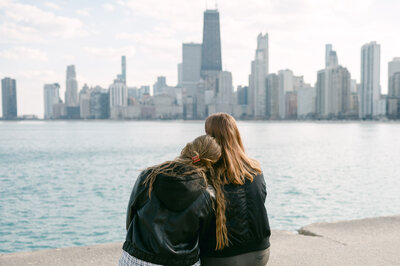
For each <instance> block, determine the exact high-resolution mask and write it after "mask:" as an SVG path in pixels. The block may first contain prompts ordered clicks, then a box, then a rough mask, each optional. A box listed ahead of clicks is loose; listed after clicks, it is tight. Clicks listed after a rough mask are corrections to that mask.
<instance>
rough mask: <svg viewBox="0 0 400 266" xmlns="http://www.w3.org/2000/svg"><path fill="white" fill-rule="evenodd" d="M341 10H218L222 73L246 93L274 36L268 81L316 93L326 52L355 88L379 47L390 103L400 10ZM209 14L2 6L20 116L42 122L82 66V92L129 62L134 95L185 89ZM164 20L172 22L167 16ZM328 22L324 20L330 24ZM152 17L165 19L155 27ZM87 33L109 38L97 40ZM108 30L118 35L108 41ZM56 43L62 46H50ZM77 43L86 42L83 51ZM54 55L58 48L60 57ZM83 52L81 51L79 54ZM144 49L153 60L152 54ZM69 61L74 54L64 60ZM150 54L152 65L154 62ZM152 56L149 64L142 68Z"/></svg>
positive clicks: (3, 68) (222, 5) (2, 65)
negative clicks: (260, 49)
mask: <svg viewBox="0 0 400 266" xmlns="http://www.w3.org/2000/svg"><path fill="white" fill-rule="evenodd" d="M57 3H58V2H57ZM336 3H337V4H336V5H334V4H333V1H328V3H324V4H321V3H317V1H294V2H293V1H290V3H289V2H288V1H279V2H278V1H267V2H266V3H257V2H251V1H250V2H249V4H248V5H240V4H239V3H238V2H235V1H232V2H229V3H228V2H219V3H218V9H219V12H220V14H221V18H220V24H221V45H222V68H223V70H228V71H230V72H232V76H233V84H234V87H235V88H236V87H237V86H238V85H244V86H246V85H248V81H247V80H248V75H249V74H250V73H251V69H250V65H251V61H252V60H253V59H254V50H255V48H256V45H255V43H254V39H255V38H256V36H257V35H258V34H259V33H260V32H267V33H268V35H269V42H270V43H269V49H270V52H269V54H270V59H269V64H270V71H269V72H270V73H277V72H278V70H281V69H291V70H292V71H293V72H294V73H295V74H296V75H304V80H305V82H307V83H310V84H311V85H312V86H314V84H315V81H316V78H317V71H318V70H319V69H321V68H323V67H324V53H325V51H324V45H325V44H326V43H332V44H333V46H334V47H335V50H336V51H337V53H338V56H339V58H340V64H341V65H343V66H344V67H346V68H347V69H349V72H350V73H351V74H352V78H356V79H357V81H358V82H360V47H361V46H362V45H364V44H365V43H369V42H370V41H373V40H376V41H377V42H378V43H379V44H381V45H382V49H381V82H380V85H381V92H382V93H384V94H386V93H387V90H388V89H387V87H388V82H387V80H388V77H387V76H388V74H387V73H388V72H387V65H388V62H389V61H392V59H393V58H394V57H398V56H399V54H400V50H399V49H397V48H395V46H396V45H397V46H398V44H399V43H400V39H399V37H397V36H396V35H395V30H394V28H395V27H394V25H396V22H397V21H398V18H397V17H396V16H395V15H396V14H395V12H394V10H395V9H396V8H395V7H396V6H399V3H396V2H395V1H392V2H386V3H385V4H379V3H377V2H376V1H350V2H343V3H342V2H341V1H339V3H338V2H337V1H336ZM361 4H362V5H361ZM205 7H206V6H205V3H204V2H202V3H199V2H197V3H190V4H189V3H184V4H183V3H179V4H178V3H174V2H173V1H166V3H164V2H163V3H162V4H160V6H159V7H157V8H156V9H155V10H152V8H153V7H152V5H151V4H139V3H137V2H136V3H135V2H126V1H117V2H112V3H111V4H110V3H109V2H105V1H102V2H101V5H100V7H99V9H101V12H98V13H99V14H97V13H96V12H94V11H95V7H86V9H85V7H81V6H79V4H77V3H76V2H73V1H72V3H71V4H68V5H67V4H66V3H61V2H60V3H58V4H54V3H52V2H45V3H42V4H40V5H36V6H35V5H33V4H29V1H19V2H16V1H2V2H1V3H0V15H1V21H0V23H1V27H0V36H1V38H0V40H1V41H0V58H1V61H0V77H1V78H4V77H11V78H13V79H16V80H17V90H18V104H17V105H18V106H19V108H18V114H19V115H22V114H31V113H33V114H37V115H39V116H40V117H42V115H43V85H44V84H47V83H50V84H51V83H56V82H57V83H59V84H61V88H60V95H64V93H65V85H64V84H65V67H66V65H71V64H73V65H75V66H76V72H77V81H78V90H80V89H81V88H82V87H83V85H84V83H88V85H93V86H95V85H101V86H102V87H105V88H108V87H109V85H110V84H112V81H113V79H114V77H115V74H116V73H118V72H119V71H120V56H121V55H124V54H125V55H126V56H127V61H128V64H127V71H126V73H127V77H126V79H127V80H128V85H129V86H140V85H151V84H153V83H154V82H155V80H156V78H157V76H166V77H167V81H168V84H169V85H172V86H174V85H176V83H177V70H176V65H177V64H178V63H180V62H181V45H182V43H183V42H185V43H187V42H196V43H200V42H201V40H202V32H201V29H202V22H203V21H202V15H203V11H204V10H205ZM208 7H209V8H213V7H214V5H213V4H212V5H211V4H210V3H209V6H208ZM185 8H186V9H185ZM183 9H185V10H183ZM72 10H74V12H72ZM135 10H136V11H135ZM317 10H319V11H318V12H317V13H316V11H317ZM85 11H86V14H85ZM150 11H154V12H150ZM164 11H171V12H170V13H168V12H166V13H167V14H165V12H164ZM261 11H264V13H263V12H261ZM132 12H133V13H132ZM135 12H136V16H133V17H139V18H141V19H142V20H141V24H140V25H141V26H140V27H137V28H134V30H137V31H138V33H137V34H136V35H135V34H133V33H132V31H134V30H130V29H129V28H132V27H129V23H128V22H129V21H130V22H132V21H131V20H132V19H131V17H132V15H134V14H135ZM139 12H140V14H139ZM271 12H275V13H271ZM371 12H372V13H371ZM374 12H376V13H374ZM28 13H29V14H28ZM100 13H101V14H100ZM126 13H127V14H126ZM104 14H108V15H109V16H111V18H115V17H116V16H117V17H118V18H119V20H118V21H117V22H115V24H114V23H112V24H111V25H109V26H107V27H105V28H106V29H105V30H102V31H101V29H100V28H101V27H100V26H101V25H103V26H104V23H106V21H100V22H101V23H100V22H99V19H100V17H102V18H104V16H101V15H104ZM152 14H154V15H152ZM261 14H262V15H261ZM323 14H325V15H326V16H325V18H322V15H323ZM371 14H374V15H375V16H371ZM383 14H384V15H383ZM24 15H26V16H25V17H24ZM39 15H41V16H42V19H41V20H40V19H38V16H39ZM87 15H89V16H87ZM243 15H244V16H243ZM49 17H50V18H52V21H55V22H56V23H53V25H52V26H51V27H50V25H46V21H47V22H49V21H50V20H46V19H48V18H49ZM154 17H156V18H157V17H158V19H157V20H155V22H151V21H150V20H151V18H154ZM130 19H131V20H130ZM135 19H138V18H135ZM319 19H320V20H319ZM88 21H89V22H88ZM124 23H126V25H125V24H124ZM285 24H286V25H285ZM317 24H321V25H317ZM66 25H69V26H70V28H66V29H67V30H66V31H65V32H64V33H63V34H64V35H63V36H60V33H57V32H56V31H57V29H62V28H63V27H64V26H66ZM88 25H89V27H87V26H88ZM160 25H161V26H162V25H164V26H163V27H161V26H160ZM322 26H324V27H322ZM38 29H40V30H41V33H38V34H36V35H37V36H36V37H35V38H36V39H35V38H34V36H33V35H35V34H32V32H35V30H36V31H37V30H38ZM80 29H82V30H85V29H86V31H87V32H86V33H85V34H84V35H80V34H81V33H82V32H80ZM88 29H90V30H93V31H96V30H97V31H101V32H97V34H95V32H91V31H90V30H88ZM110 29H112V30H113V32H112V33H109V34H106V32H107V30H110ZM356 29H357V30H356ZM124 30H126V31H125V32H124ZM128 31H130V32H128ZM22 33H23V34H22ZM122 33H125V34H122ZM57 34H58V35H57ZM50 37H53V38H55V39H59V40H60V41H61V42H59V43H58V42H56V41H55V40H53V41H51V42H49V40H48V39H49V38H50ZM139 37H140V41H141V42H142V43H141V44H140V43H139V41H138V39H139ZM305 37H306V38H305ZM343 37H346V38H343ZM76 38H78V39H82V40H81V41H77V39H76ZM107 38H108V40H109V41H108V42H106V43H107V44H110V45H109V46H108V47H106V48H104V46H102V45H99V43H98V40H99V39H102V40H105V39H107ZM89 40H90V41H89ZM116 42H117V43H120V44H118V45H117V44H115V43H116ZM93 43H96V45H93V46H92V48H95V49H86V48H88V47H89V45H90V44H93ZM71 44H72V45H71ZM81 44H82V45H81ZM130 44H131V45H130ZM49 45H52V46H57V47H56V48H57V49H53V48H52V47H49ZM76 46H80V47H79V49H78V48H77V47H76ZM102 47H103V48H102ZM139 47H140V49H139ZM146 47H147V52H146V49H144V48H146ZM131 48H132V49H131ZM149 50H150V51H149ZM65 51H67V52H68V53H63V52H65ZM95 54H97V56H95ZM149 54H151V55H152V56H151V57H148V55H149ZM71 55H72V56H71ZM81 55H82V56H81ZM146 56H147V59H146V60H144V59H141V58H144V57H146ZM20 57H22V58H20ZM60 58H61V59H60Z"/></svg>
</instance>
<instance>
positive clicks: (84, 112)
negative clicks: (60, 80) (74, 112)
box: [79, 84, 92, 119]
mask: <svg viewBox="0 0 400 266" xmlns="http://www.w3.org/2000/svg"><path fill="white" fill-rule="evenodd" d="M91 92H92V90H91V89H90V88H89V86H88V85H87V84H85V85H84V86H83V88H82V90H81V91H80V92H79V107H80V108H79V111H80V117H81V118H82V119H88V118H91V114H90V95H91Z"/></svg>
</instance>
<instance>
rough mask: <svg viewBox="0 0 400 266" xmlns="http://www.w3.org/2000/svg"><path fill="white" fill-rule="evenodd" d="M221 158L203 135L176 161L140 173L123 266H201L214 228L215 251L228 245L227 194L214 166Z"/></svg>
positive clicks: (131, 202)
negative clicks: (204, 244)
mask: <svg viewBox="0 0 400 266" xmlns="http://www.w3.org/2000/svg"><path fill="white" fill-rule="evenodd" d="M220 157H221V147H220V145H219V144H218V143H217V142H216V140H215V139H214V138H213V137H211V136H208V135H204V136H200V137H198V138H196V139H195V140H193V141H192V142H190V143H188V144H187V145H186V146H185V148H184V149H183V150H182V152H181V154H180V156H179V157H177V158H176V159H174V160H172V161H167V162H164V163H162V164H160V165H156V166H153V167H149V168H147V169H146V170H144V171H143V172H142V173H141V174H140V175H139V177H138V179H137V180H136V183H135V186H134V188H133V190H132V193H131V197H130V200H129V205H128V213H127V220H126V229H127V235H126V241H125V243H124V245H123V254H122V256H121V258H120V260H119V265H160V264H161V265H200V261H199V255H200V247H199V243H200V242H207V241H208V240H207V239H208V238H210V236H209V235H207V233H206V232H209V231H210V230H209V227H210V226H211V227H213V228H214V229H216V230H215V233H214V234H215V236H213V237H212V238H213V239H215V247H214V248H215V249H221V248H223V247H224V246H225V245H226V243H228V239H227V234H226V232H227V231H226V226H225V220H224V217H225V215H224V213H225V209H224V208H225V205H224V203H225V201H224V199H223V195H224V194H223V191H222V185H221V182H220V179H217V178H216V175H215V171H214V167H213V166H214V164H215V163H216V162H217V161H218V160H219V159H220ZM210 223H213V225H211V224H210Z"/></svg>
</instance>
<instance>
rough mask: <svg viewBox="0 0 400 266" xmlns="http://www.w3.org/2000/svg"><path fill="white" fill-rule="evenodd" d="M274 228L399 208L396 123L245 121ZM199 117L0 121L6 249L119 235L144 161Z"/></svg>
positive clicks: (166, 153) (185, 138) (185, 135)
mask: <svg viewBox="0 0 400 266" xmlns="http://www.w3.org/2000/svg"><path fill="white" fill-rule="evenodd" d="M239 129H240V131H241V134H242V137H243V140H244V144H245V147H246V151H247V153H248V154H249V155H250V156H251V157H254V158H256V159H258V160H259V161H260V162H261V165H262V168H263V171H264V175H265V178H266V183H267V190H268V197H267V203H266V206H267V210H268V214H269V218H270V223H271V227H272V228H273V229H284V230H293V231H294V230H296V229H298V228H300V227H301V226H303V225H306V224H310V223H313V222H318V221H334V220H343V219H355V218H364V217H371V216H381V215H392V214H398V213H400V124H399V123H375V122H366V123H359V122H355V123H341V122H338V123H324V122H318V123H317V122H239ZM202 134H204V124H203V123H202V122H114V121H90V122H84V121H77V122H62V121H58V122H40V121H38V122H0V253H8V252H16V251H24V250H36V249H45V248H59V247H67V246H80V245H91V244H97V243H105V242H115V241H123V240H124V238H125V214H126V213H125V212H126V207H127V203H128V199H129V195H130V192H131V189H132V186H133V184H134V182H135V179H136V177H137V175H138V174H139V172H140V171H141V169H144V168H146V167H147V166H150V165H153V164H157V163H160V162H163V161H165V160H168V159H173V158H174V157H176V156H177V155H178V154H179V152H180V150H181V149H182V148H183V147H184V145H185V144H186V143H187V142H189V141H191V140H192V139H194V138H195V137H196V136H199V135H202Z"/></svg>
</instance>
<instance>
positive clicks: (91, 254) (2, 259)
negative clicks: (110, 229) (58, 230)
mask: <svg viewBox="0 0 400 266" xmlns="http://www.w3.org/2000/svg"><path fill="white" fill-rule="evenodd" d="M121 252H122V243H108V244H101V245H95V246H86V247H71V248H61V249H48V250H39V251H33V252H18V253H12V254H0V265H1V266H6V265H7V266H17V265H18V266H19V265H35V266H36V265H42V266H50V265H52V266H57V265H63V266H72V265H87V266H91V265H93V266H103V265H104V266H106V265H107V266H108V265H118V259H119V257H120V256H121Z"/></svg>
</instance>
